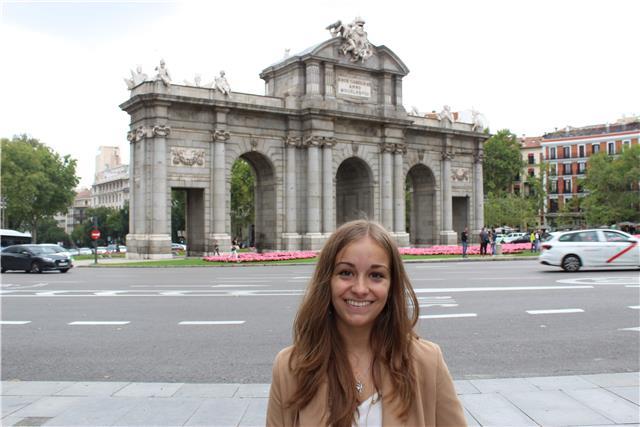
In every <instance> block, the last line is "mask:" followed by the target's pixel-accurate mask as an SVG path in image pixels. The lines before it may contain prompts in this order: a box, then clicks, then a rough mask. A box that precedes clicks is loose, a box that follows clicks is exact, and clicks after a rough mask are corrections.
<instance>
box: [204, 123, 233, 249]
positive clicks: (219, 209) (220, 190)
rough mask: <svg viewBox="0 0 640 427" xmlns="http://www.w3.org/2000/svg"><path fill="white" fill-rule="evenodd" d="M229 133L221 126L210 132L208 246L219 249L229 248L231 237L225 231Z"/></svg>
mask: <svg viewBox="0 0 640 427" xmlns="http://www.w3.org/2000/svg"><path fill="white" fill-rule="evenodd" d="M229 138H230V134H229V132H227V130H225V129H224V127H223V126H220V128H218V129H215V130H214V131H213V132H212V134H211V139H212V143H213V171H212V174H211V175H212V177H213V182H212V185H211V213H212V229H211V234H210V236H209V247H210V248H213V247H214V245H215V243H217V244H218V246H219V248H220V250H221V251H228V250H230V248H231V237H230V236H229V234H228V233H227V230H226V224H227V203H226V202H227V199H226V197H227V183H226V173H225V169H226V167H225V163H226V162H225V156H226V153H225V151H226V150H225V144H226V142H227V141H228V140H229Z"/></svg>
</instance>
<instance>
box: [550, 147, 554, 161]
mask: <svg viewBox="0 0 640 427" xmlns="http://www.w3.org/2000/svg"><path fill="white" fill-rule="evenodd" d="M549 158H550V159H555V158H556V147H551V148H549Z"/></svg>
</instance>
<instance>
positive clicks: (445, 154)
mask: <svg viewBox="0 0 640 427" xmlns="http://www.w3.org/2000/svg"><path fill="white" fill-rule="evenodd" d="M455 156H456V155H455V154H454V152H453V151H443V152H442V160H444V161H447V160H453V158H454V157H455Z"/></svg>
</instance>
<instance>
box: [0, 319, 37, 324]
mask: <svg viewBox="0 0 640 427" xmlns="http://www.w3.org/2000/svg"><path fill="white" fill-rule="evenodd" d="M27 323H31V320H0V325H26V324H27Z"/></svg>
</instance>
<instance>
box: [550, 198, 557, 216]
mask: <svg viewBox="0 0 640 427" xmlns="http://www.w3.org/2000/svg"><path fill="white" fill-rule="evenodd" d="M549 212H551V213H554V212H558V201H557V200H556V199H551V200H549Z"/></svg>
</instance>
